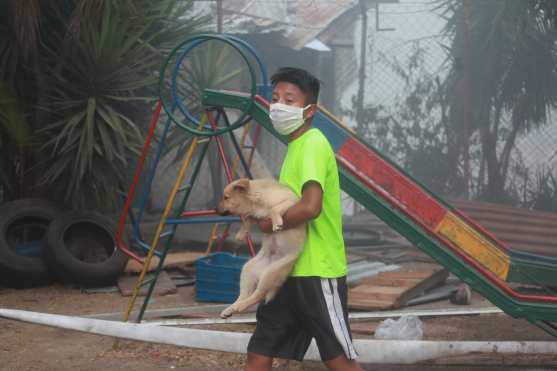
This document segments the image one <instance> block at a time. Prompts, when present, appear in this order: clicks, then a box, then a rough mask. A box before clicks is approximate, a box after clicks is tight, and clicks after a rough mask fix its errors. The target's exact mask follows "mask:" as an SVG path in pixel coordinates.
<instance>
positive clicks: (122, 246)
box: [116, 101, 162, 264]
mask: <svg viewBox="0 0 557 371" xmlns="http://www.w3.org/2000/svg"><path fill="white" fill-rule="evenodd" d="M161 109H162V102H161V101H159V102H158V103H157V106H156V108H155V112H154V113H153V117H152V118H151V123H150V125H149V133H148V134H147V138H145V143H144V144H143V151H142V152H141V156H140V157H139V162H138V163H137V167H136V168H135V174H134V175H133V181H132V184H131V186H130V190H129V191H128V194H127V195H126V202H125V203H124V209H123V210H122V213H121V214H120V220H119V223H118V230H117V231H116V246H117V247H118V248H119V249H120V250H122V251H123V252H124V253H125V254H126V255H128V256H129V257H130V258H132V259H133V260H135V261H137V262H139V263H141V264H143V259H141V258H140V257H139V256H137V255H136V254H134V253H133V251H131V250H130V249H129V248H128V247H127V246H126V244H125V243H124V241H122V234H123V233H124V229H125V227H126V219H127V217H128V211H129V209H130V207H131V204H132V200H133V195H134V194H135V189H136V188H137V183H139V178H140V177H141V172H142V171H143V165H144V163H145V158H146V157H147V153H148V152H149V146H150V144H151V140H152V139H153V136H154V135H155V128H156V127H157V123H158V122H159V117H160V115H161Z"/></svg>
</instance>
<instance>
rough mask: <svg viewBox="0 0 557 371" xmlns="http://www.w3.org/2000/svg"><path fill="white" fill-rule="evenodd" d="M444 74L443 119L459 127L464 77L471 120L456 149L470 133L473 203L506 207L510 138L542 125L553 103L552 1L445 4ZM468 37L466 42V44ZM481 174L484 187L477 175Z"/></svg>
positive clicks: (556, 91) (556, 57)
mask: <svg viewBox="0 0 557 371" xmlns="http://www.w3.org/2000/svg"><path fill="white" fill-rule="evenodd" d="M444 6H446V8H447V9H448V10H447V15H448V24H447V29H446V31H447V33H448V35H449V36H451V38H452V43H451V45H450V46H449V47H448V52H449V55H450V58H451V71H450V73H449V75H448V78H447V86H448V91H449V92H450V95H451V96H450V98H449V101H450V118H451V125H452V126H453V127H455V128H458V127H460V128H462V127H464V125H465V124H464V121H463V117H464V107H463V105H462V102H463V100H464V99H465V96H463V94H462V86H463V84H465V83H466V82H467V81H466V78H467V75H466V74H467V73H469V75H468V76H469V79H470V80H469V81H468V83H469V84H470V99H471V107H472V110H473V111H472V112H473V113H472V120H471V123H470V127H468V128H467V130H466V131H464V130H461V131H460V132H461V133H463V134H464V135H465V137H463V138H461V140H459V141H458V143H459V150H462V148H464V147H463V144H462V143H465V142H467V141H470V138H471V137H472V136H473V135H475V134H476V133H477V135H478V137H479V140H480V147H481V148H480V151H481V162H480V168H479V170H478V179H477V181H478V183H479V193H480V197H482V198H484V199H487V200H491V201H507V200H508V197H507V195H506V186H507V184H506V182H507V178H508V173H509V169H510V167H511V166H510V165H511V162H512V155H513V150H514V148H515V143H516V140H517V138H518V137H519V136H520V135H522V134H524V133H526V132H527V131H528V130H531V129H533V128H536V127H538V126H540V125H543V124H545V123H546V122H547V117H548V112H549V110H550V109H551V108H553V107H555V105H556V104H557V70H556V69H555V65H557V53H556V52H557V48H556V45H557V43H556V42H557V32H556V29H555V27H554V18H553V20H552V18H551V14H553V15H554V14H555V13H551V12H549V11H548V10H544V8H543V6H546V8H545V9H549V8H552V9H553V12H554V9H555V8H554V5H553V2H551V1H523V0H490V1H467V0H463V1H461V0H458V1H457V0H448V1H445V3H444ZM466 32H469V42H467V40H466ZM466 53H469V56H470V57H469V61H470V63H469V65H467V64H466ZM484 172H485V174H486V177H487V179H486V180H485V181H484V179H483V176H482V174H484Z"/></svg>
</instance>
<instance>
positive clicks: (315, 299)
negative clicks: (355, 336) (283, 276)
mask: <svg viewBox="0 0 557 371" xmlns="http://www.w3.org/2000/svg"><path fill="white" fill-rule="evenodd" d="M296 278H297V282H298V283H299V285H300V290H299V291H298V292H299V296H298V298H297V304H298V305H301V308H300V310H301V311H302V312H303V321H302V323H303V324H304V327H305V328H306V331H307V332H308V333H309V334H310V335H311V336H312V337H314V338H315V341H316V344H317V348H318V349H319V353H320V355H321V359H322V360H323V362H324V363H325V364H326V365H327V367H329V368H331V369H347V370H352V369H355V370H357V369H358V368H351V367H352V366H353V367H356V366H357V363H356V361H354V359H356V358H357V353H356V349H355V348H354V344H353V343H352V334H351V332H350V326H349V323H348V305H347V293H348V288H347V285H346V277H339V278H320V277H296ZM336 366H338V367H339V368H337V367H336Z"/></svg>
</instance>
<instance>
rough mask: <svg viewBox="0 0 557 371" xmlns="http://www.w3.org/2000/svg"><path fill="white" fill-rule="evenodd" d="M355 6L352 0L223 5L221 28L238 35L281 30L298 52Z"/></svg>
mask: <svg viewBox="0 0 557 371" xmlns="http://www.w3.org/2000/svg"><path fill="white" fill-rule="evenodd" d="M242 3H243V6H241V5H242ZM355 4H356V2H355V0H338V1H316V0H273V1H269V0H248V1H242V0H235V1H233V2H224V7H223V9H224V29H225V31H226V32H232V33H239V34H242V33H253V32H262V33H265V32H273V31H282V32H283V33H284V36H285V38H286V39H287V40H288V42H289V43H290V46H291V47H292V48H293V49H296V50H299V49H301V48H303V47H304V46H305V45H306V44H307V43H309V42H311V41H312V40H314V39H316V38H317V37H318V36H319V34H320V33H321V32H323V31H324V30H326V29H327V27H328V26H329V25H331V23H332V22H333V21H334V20H335V19H337V18H338V17H340V16H341V15H342V14H344V13H345V12H346V11H348V10H350V9H351V8H353V7H354V5H355Z"/></svg>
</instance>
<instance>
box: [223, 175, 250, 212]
mask: <svg viewBox="0 0 557 371" xmlns="http://www.w3.org/2000/svg"><path fill="white" fill-rule="evenodd" d="M249 191H250V180H249V179H247V178H242V179H238V180H235V181H234V182H232V183H230V184H229V185H227V186H226V188H224V192H223V199H222V201H221V202H219V205H218V207H217V212H218V213H219V214H221V215H227V214H234V215H242V214H249V213H250V210H251V203H252V200H251V199H250V197H249Z"/></svg>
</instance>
